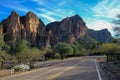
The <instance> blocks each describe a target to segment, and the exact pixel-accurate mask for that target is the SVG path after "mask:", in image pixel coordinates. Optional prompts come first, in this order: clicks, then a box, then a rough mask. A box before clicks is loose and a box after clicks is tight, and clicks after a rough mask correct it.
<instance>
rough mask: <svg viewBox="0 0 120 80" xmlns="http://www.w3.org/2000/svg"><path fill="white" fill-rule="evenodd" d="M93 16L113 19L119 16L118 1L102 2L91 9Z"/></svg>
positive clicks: (107, 0) (108, 0) (119, 7)
mask: <svg viewBox="0 0 120 80" xmlns="http://www.w3.org/2000/svg"><path fill="white" fill-rule="evenodd" d="M93 12H94V16H97V17H98V16H99V17H105V18H114V17H115V16H116V15H117V14H120V5H119V0H103V1H101V2H99V3H98V4H97V5H96V6H95V7H94V8H93Z"/></svg>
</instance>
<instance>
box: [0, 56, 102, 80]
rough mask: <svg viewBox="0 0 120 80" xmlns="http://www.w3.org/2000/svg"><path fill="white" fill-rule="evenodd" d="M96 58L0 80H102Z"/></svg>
mask: <svg viewBox="0 0 120 80" xmlns="http://www.w3.org/2000/svg"><path fill="white" fill-rule="evenodd" d="M97 58H99V57H80V58H72V59H69V60H63V61H61V62H60V63H59V64H56V65H53V66H49V67H44V68H39V69H36V70H33V71H28V72H24V73H20V74H15V75H11V76H7V77H3V78H0V80H102V78H101V76H100V72H99V68H98V67H97V63H96V59H97Z"/></svg>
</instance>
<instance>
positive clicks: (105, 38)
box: [87, 29, 112, 42]
mask: <svg viewBox="0 0 120 80" xmlns="http://www.w3.org/2000/svg"><path fill="white" fill-rule="evenodd" d="M87 33H88V35H89V36H91V37H92V38H94V39H96V40H97V41H100V42H110V41H111V40H112V36H111V33H110V32H109V31H108V29H102V30H99V31H95V30H92V29H88V30H87Z"/></svg>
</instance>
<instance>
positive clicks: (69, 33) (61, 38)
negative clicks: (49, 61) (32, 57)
mask: <svg viewBox="0 0 120 80" xmlns="http://www.w3.org/2000/svg"><path fill="white" fill-rule="evenodd" d="M0 34H5V35H4V40H5V41H6V42H8V41H11V40H12V41H18V40H23V39H25V40H27V41H29V42H30V43H31V45H32V46H37V47H39V48H50V47H52V46H54V45H56V44H57V43H59V42H65V43H69V44H72V43H74V42H75V41H76V40H78V39H79V40H80V41H82V44H83V42H84V40H86V41H87V44H88V43H90V41H92V40H93V39H91V38H94V39H96V40H98V41H103V42H107V41H110V39H111V34H110V32H109V31H108V30H107V29H104V30H101V31H94V30H90V29H88V28H87V26H86V24H85V22H84V21H83V20H82V18H81V17H80V16H79V15H77V14H76V15H74V16H72V17H66V18H65V19H63V20H61V21H59V22H57V21H56V22H52V23H49V24H48V25H46V26H45V25H44V23H43V21H42V20H41V19H39V18H38V17H37V15H35V14H34V13H33V12H28V13H27V14H26V15H25V16H19V15H18V14H17V13H16V12H14V11H13V12H12V13H11V14H10V16H9V17H8V18H7V19H5V20H3V21H2V22H1V23H0ZM86 35H87V36H89V37H87V38H86V37H85V36H86ZM90 37H91V38H90ZM82 38H84V39H82ZM89 39H90V40H89Z"/></svg>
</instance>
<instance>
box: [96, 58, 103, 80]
mask: <svg viewBox="0 0 120 80" xmlns="http://www.w3.org/2000/svg"><path fill="white" fill-rule="evenodd" d="M95 66H96V69H97V73H98V78H99V80H102V77H101V75H100V71H99V69H98V65H97V61H96V59H95Z"/></svg>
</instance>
